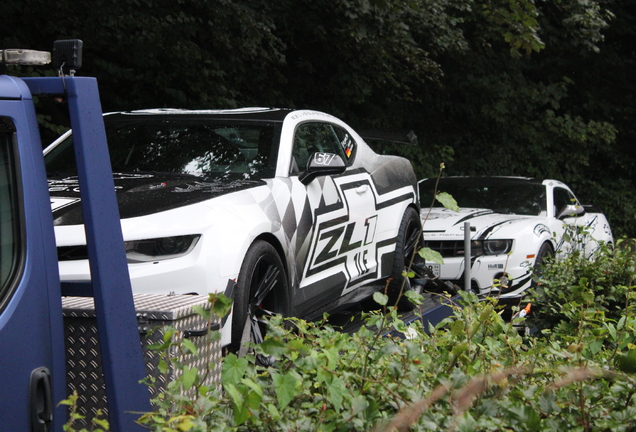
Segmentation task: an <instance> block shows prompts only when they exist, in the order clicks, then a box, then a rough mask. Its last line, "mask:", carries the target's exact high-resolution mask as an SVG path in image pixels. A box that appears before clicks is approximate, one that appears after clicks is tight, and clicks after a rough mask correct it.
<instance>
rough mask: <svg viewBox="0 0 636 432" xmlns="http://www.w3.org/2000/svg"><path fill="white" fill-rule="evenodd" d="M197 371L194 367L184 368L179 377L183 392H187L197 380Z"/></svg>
mask: <svg viewBox="0 0 636 432" xmlns="http://www.w3.org/2000/svg"><path fill="white" fill-rule="evenodd" d="M198 372H199V371H198V370H197V368H196V367H192V368H191V367H189V366H184V367H183V371H182V375H181V385H182V386H183V389H184V390H189V389H190V388H192V386H193V385H194V382H195V381H196V379H197V374H198Z"/></svg>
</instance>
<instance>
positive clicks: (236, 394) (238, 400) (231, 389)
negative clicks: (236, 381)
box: [223, 384, 243, 407]
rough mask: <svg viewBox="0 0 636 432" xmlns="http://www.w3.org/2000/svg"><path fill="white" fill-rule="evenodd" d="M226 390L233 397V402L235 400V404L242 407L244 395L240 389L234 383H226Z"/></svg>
mask: <svg viewBox="0 0 636 432" xmlns="http://www.w3.org/2000/svg"><path fill="white" fill-rule="evenodd" d="M223 388H224V390H225V391H226V392H227V393H228V394H229V395H230V397H231V398H232V402H234V406H236V407H240V406H242V405H243V395H242V394H241V392H240V391H238V389H237V388H236V387H235V386H234V385H232V384H226V385H225V386H224V387H223Z"/></svg>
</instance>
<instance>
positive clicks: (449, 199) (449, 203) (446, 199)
mask: <svg viewBox="0 0 636 432" xmlns="http://www.w3.org/2000/svg"><path fill="white" fill-rule="evenodd" d="M435 199H436V200H437V201H439V202H440V203H442V205H443V206H444V207H446V208H447V209H449V210H453V211H456V212H458V211H459V206H458V205H457V201H455V198H453V196H452V195H451V194H449V193H448V192H440V193H438V194H437V195H435Z"/></svg>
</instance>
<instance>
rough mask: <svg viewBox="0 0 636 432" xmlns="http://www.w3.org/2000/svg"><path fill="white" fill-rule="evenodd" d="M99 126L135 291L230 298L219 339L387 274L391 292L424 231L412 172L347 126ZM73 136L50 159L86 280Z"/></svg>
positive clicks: (62, 242)
mask: <svg viewBox="0 0 636 432" xmlns="http://www.w3.org/2000/svg"><path fill="white" fill-rule="evenodd" d="M104 122H105V127H106V134H107V138H108V146H109V151H110V156H111V162H112V167H113V172H114V174H113V176H114V180H115V187H116V190H117V199H118V203H119V212H120V217H121V226H122V231H123V236H124V241H125V247H126V255H127V259H128V264H129V270H130V277H131V281H132V288H133V292H135V293H159V294H161V293H165V294H168V293H176V294H186V293H198V294H206V293H211V292H225V293H226V294H227V295H229V296H231V297H233V298H234V305H233V311H232V317H231V319H228V320H227V321H226V325H224V327H223V330H222V341H223V344H224V345H229V344H231V346H232V347H234V348H237V347H238V346H239V345H240V342H241V341H242V340H246V339H247V337H248V336H249V335H250V332H245V333H244V332H243V329H244V328H246V326H251V336H250V337H251V338H252V340H254V341H260V340H261V337H262V332H261V330H262V327H261V326H262V322H261V321H262V320H260V318H261V317H262V315H263V314H269V313H272V312H274V313H281V314H283V315H285V316H295V317H301V318H305V319H308V320H311V319H315V318H317V317H320V316H322V314H323V313H324V312H333V311H336V310H338V309H340V308H343V307H345V306H347V305H350V304H352V303H356V302H360V301H361V300H362V299H365V298H367V297H368V296H370V295H372V294H373V293H374V292H375V291H378V290H381V289H383V288H384V285H385V282H386V281H387V280H388V278H389V277H392V278H393V279H392V280H393V282H392V284H391V285H392V287H395V286H397V285H398V284H396V283H395V281H398V282H400V281H402V271H403V269H404V262H405V260H404V256H405V252H406V253H410V252H411V251H412V250H413V249H414V248H415V247H416V243H417V242H418V241H419V239H420V238H421V237H420V229H421V225H420V218H419V206H418V202H417V190H416V188H417V179H416V177H415V174H414V172H413V168H412V166H411V163H410V162H409V161H408V160H406V159H403V158H400V157H395V156H382V155H378V154H376V153H375V152H374V151H373V150H372V149H371V148H370V147H369V146H368V145H367V144H366V143H365V142H364V140H363V139H362V138H361V137H360V136H359V135H358V134H357V133H356V132H355V131H354V130H352V129H351V128H350V127H349V126H348V125H346V124H345V123H343V122H342V121H341V120H339V119H337V118H335V117H333V116H331V115H328V114H324V113H321V112H316V111H308V110H298V111H293V110H287V109H265V108H249V109H239V110H218V111H188V110H170V109H169V110H145V111H134V112H120V113H111V114H106V115H105V116H104ZM72 142H73V137H72V135H71V134H70V132H69V133H67V134H65V135H63V136H62V137H60V139H58V140H56V141H55V142H54V143H53V144H51V145H50V146H48V147H47V148H46V149H45V151H44V153H45V161H46V167H47V174H48V179H49V190H50V193H51V201H52V208H53V217H54V222H55V234H56V239H57V246H58V256H59V267H60V275H61V278H62V280H63V281H82V280H89V279H90V274H89V265H88V260H87V250H86V246H85V235H84V227H83V225H82V223H83V221H82V214H81V208H80V206H79V199H80V198H79V193H78V181H77V177H76V169H75V161H74V155H73V149H72ZM234 281H236V283H234ZM406 282H408V281H406ZM407 289H410V286H409V285H408V284H407ZM396 291H397V289H393V290H392V293H393V295H394V296H395V295H396ZM247 328H250V327H247ZM244 334H245V336H243V335H244Z"/></svg>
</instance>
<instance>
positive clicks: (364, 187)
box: [355, 184, 369, 195]
mask: <svg viewBox="0 0 636 432" xmlns="http://www.w3.org/2000/svg"><path fill="white" fill-rule="evenodd" d="M355 190H356V193H357V194H358V195H362V194H363V193H366V191H368V190H369V185H367V184H363V185H361V186H358V187H357V188H356V189H355Z"/></svg>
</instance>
